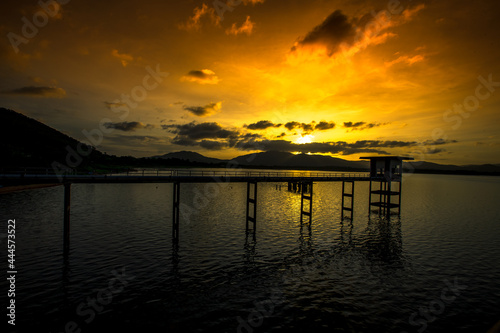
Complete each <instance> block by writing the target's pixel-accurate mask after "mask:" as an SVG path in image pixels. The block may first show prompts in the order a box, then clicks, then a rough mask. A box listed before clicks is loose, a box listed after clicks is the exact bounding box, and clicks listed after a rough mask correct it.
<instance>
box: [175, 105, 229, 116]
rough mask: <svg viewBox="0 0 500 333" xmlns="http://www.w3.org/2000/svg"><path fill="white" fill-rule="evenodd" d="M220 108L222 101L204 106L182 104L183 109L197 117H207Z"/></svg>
mask: <svg viewBox="0 0 500 333" xmlns="http://www.w3.org/2000/svg"><path fill="white" fill-rule="evenodd" d="M221 108H222V102H218V103H210V104H208V105H205V106H184V110H186V111H189V112H191V113H192V114H194V115H195V116H198V117H208V116H211V115H213V114H215V113H217V112H219V111H220V110H221Z"/></svg>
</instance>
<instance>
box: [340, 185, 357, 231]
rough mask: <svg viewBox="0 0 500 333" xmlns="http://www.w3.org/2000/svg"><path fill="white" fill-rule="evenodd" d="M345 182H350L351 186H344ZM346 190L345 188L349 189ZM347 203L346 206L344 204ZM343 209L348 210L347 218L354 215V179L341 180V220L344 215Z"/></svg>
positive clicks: (351, 217)
mask: <svg viewBox="0 0 500 333" xmlns="http://www.w3.org/2000/svg"><path fill="white" fill-rule="evenodd" d="M346 184H351V186H346ZM349 189H350V191H349V192H346V190H349ZM346 204H348V206H346ZM344 211H347V212H350V216H349V218H350V219H351V221H352V219H353V216H354V181H351V180H345V181H343V182H342V213H341V214H342V220H343V219H344V218H345V217H346V216H345V215H344Z"/></svg>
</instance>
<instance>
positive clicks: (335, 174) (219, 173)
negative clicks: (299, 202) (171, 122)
mask: <svg viewBox="0 0 500 333" xmlns="http://www.w3.org/2000/svg"><path fill="white" fill-rule="evenodd" d="M19 176H23V177H29V178H42V177H50V176H54V177H56V176H69V177H71V176H73V177H78V178H85V177H89V178H100V177H171V178H175V177H196V178H199V177H214V178H222V177H224V178H354V179H358V178H359V179H361V178H367V177H369V173H368V172H342V171H270V170H267V171H257V170H251V171H246V170H231V171H227V170H197V169H194V170H179V169H134V170H130V171H123V172H110V173H100V174H98V173H91V172H86V173H85V172H75V171H72V172H67V173H60V174H56V173H55V172H54V170H52V169H41V168H26V169H12V170H7V169H4V170H0V177H3V178H12V177H19Z"/></svg>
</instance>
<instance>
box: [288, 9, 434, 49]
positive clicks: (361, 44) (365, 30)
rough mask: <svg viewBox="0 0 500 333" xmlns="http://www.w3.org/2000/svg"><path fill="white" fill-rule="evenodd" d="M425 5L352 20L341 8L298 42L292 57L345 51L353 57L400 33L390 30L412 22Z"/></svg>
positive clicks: (367, 15) (372, 13)
mask: <svg viewBox="0 0 500 333" xmlns="http://www.w3.org/2000/svg"><path fill="white" fill-rule="evenodd" d="M424 8H425V6H424V5H418V6H415V7H414V8H407V9H405V10H401V11H400V13H399V14H397V13H394V12H393V13H391V12H389V11H388V10H382V11H380V12H378V13H375V12H373V11H372V12H371V13H369V14H366V15H364V16H362V17H360V18H351V19H349V17H347V16H346V15H345V14H343V13H342V11H340V10H336V11H335V12H333V13H332V14H330V15H329V16H328V17H327V18H326V19H325V20H324V21H323V22H322V23H321V24H319V25H318V26H316V27H315V28H314V29H313V30H311V31H310V32H309V33H308V34H307V35H306V36H304V37H302V38H300V39H299V40H298V41H297V42H295V44H294V45H293V47H292V49H291V52H290V54H289V58H290V57H295V58H298V57H299V58H300V55H299V54H298V53H306V54H309V55H316V56H317V55H318V54H320V55H321V54H322V55H325V56H328V57H336V56H338V55H339V54H342V55H344V57H346V58H349V57H352V56H354V55H355V54H356V53H358V52H360V51H361V50H363V49H365V48H367V47H368V46H370V45H379V44H383V43H385V42H386V41H387V40H388V39H389V38H392V37H395V36H397V35H396V34H395V33H393V32H389V31H387V30H388V29H390V28H394V27H397V26H399V25H402V24H404V23H407V22H409V21H411V20H412V19H413V18H414V17H415V16H416V15H417V13H418V12H420V11H421V10H422V9H424ZM401 9H402V8H401Z"/></svg>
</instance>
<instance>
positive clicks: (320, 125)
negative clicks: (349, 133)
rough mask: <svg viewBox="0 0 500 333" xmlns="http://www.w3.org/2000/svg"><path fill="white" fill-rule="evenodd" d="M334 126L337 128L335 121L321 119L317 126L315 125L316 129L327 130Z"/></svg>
mask: <svg viewBox="0 0 500 333" xmlns="http://www.w3.org/2000/svg"><path fill="white" fill-rule="evenodd" d="M333 128H335V123H334V122H333V121H329V122H327V121H320V122H319V123H318V124H316V126H314V129H315V130H317V131H326V130H329V129H333Z"/></svg>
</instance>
